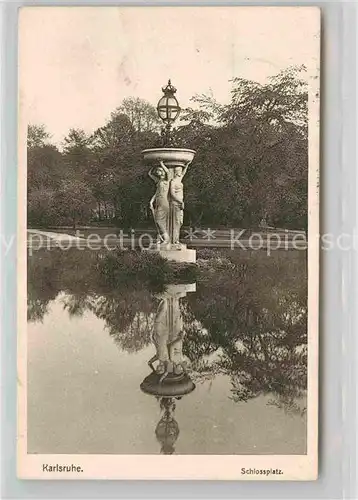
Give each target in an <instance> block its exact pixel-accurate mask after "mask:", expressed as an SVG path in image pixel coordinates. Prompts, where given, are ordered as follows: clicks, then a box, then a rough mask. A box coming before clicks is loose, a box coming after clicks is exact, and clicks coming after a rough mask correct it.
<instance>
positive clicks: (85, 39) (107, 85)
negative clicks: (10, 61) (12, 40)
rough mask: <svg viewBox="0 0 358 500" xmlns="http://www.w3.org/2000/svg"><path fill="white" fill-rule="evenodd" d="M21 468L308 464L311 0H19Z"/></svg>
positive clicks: (314, 145) (311, 393) (118, 475)
mask: <svg viewBox="0 0 358 500" xmlns="http://www.w3.org/2000/svg"><path fill="white" fill-rule="evenodd" d="M18 64H19V68H18V71H19V140H18V148H19V212H18V220H19V230H18V269H19V283H18V285H19V286H18V294H19V307H18V324H19V328H18V475H19V477H22V478H30V479H31V478H32V479H238V480H314V479H316V478H317V470H318V465H317V460H318V457H317V428H318V417H317V415H318V276H319V267H318V266H319V262H318V255H319V253H318V241H317V239H316V235H317V234H318V231H319V228H318V220H319V211H318V207H319V201H318V200H319V195H318V185H319V174H318V171H319V88H320V83H319V82H320V77H319V72H320V11H319V9H318V8H315V7H239V6H231V7H168V6H155V7H154V6H148V7H124V6H122V7H120V6H118V7H105V6H103V7H65V6H63V7H35V6H33V7H24V8H22V9H21V10H20V12H19V49H18Z"/></svg>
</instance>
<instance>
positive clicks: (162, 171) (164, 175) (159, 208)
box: [148, 162, 170, 244]
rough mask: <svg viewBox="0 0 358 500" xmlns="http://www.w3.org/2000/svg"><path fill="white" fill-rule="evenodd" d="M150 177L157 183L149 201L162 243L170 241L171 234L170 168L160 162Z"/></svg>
mask: <svg viewBox="0 0 358 500" xmlns="http://www.w3.org/2000/svg"><path fill="white" fill-rule="evenodd" d="M148 175H149V177H150V178H151V179H153V181H154V182H155V183H156V185H157V189H156V192H155V194H154V196H153V197H152V198H151V200H150V202H149V206H150V209H151V211H152V214H153V218H154V222H155V224H156V226H157V231H158V239H159V241H160V243H163V244H168V243H170V236H169V213H170V207H169V197H168V193H169V183H170V181H169V178H170V174H169V170H168V169H167V167H166V166H165V165H164V163H163V162H160V166H155V167H153V168H151V170H150V171H149V174H148Z"/></svg>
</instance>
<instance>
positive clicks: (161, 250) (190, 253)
mask: <svg viewBox="0 0 358 500" xmlns="http://www.w3.org/2000/svg"><path fill="white" fill-rule="evenodd" d="M143 251H145V252H152V253H156V254H159V255H160V256H161V257H163V258H164V259H166V260H169V261H173V262H187V263H188V264H193V263H195V262H196V250H193V249H192V248H186V246H185V245H181V246H180V248H178V246H177V245H173V246H172V248H171V245H170V244H169V245H157V246H156V247H154V248H144V249H143Z"/></svg>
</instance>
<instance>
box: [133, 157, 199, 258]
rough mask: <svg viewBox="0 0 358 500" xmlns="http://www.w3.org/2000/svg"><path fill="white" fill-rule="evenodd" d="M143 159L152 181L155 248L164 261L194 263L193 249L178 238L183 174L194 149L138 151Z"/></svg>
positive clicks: (151, 202) (182, 199) (181, 212)
mask: <svg viewBox="0 0 358 500" xmlns="http://www.w3.org/2000/svg"><path fill="white" fill-rule="evenodd" d="M142 154H143V160H144V161H145V163H146V164H147V165H149V166H150V170H149V174H148V175H149V176H150V177H151V179H152V180H153V181H154V182H155V183H156V192H155V194H154V196H153V197H152V199H151V200H150V208H151V210H152V214H153V218H154V222H155V224H156V228H157V242H156V245H155V248H152V249H149V250H147V251H152V252H157V253H159V254H160V255H161V256H162V257H164V258H165V259H167V260H171V261H175V262H191V263H192V262H196V251H195V250H193V249H188V248H187V247H186V245H184V244H183V243H181V242H180V241H179V235H180V228H181V226H182V224H183V216H184V186H183V183H182V180H183V177H184V175H185V173H186V171H187V169H188V167H189V165H190V163H191V162H192V160H193V158H194V155H195V151H193V150H192V149H180V148H157V149H145V150H144V151H142Z"/></svg>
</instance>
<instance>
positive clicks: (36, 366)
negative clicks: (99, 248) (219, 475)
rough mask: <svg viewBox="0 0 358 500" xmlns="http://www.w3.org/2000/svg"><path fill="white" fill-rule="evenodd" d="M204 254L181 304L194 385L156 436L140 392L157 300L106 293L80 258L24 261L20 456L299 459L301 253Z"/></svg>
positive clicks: (152, 408) (134, 292)
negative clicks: (23, 438) (24, 400)
mask: <svg viewBox="0 0 358 500" xmlns="http://www.w3.org/2000/svg"><path fill="white" fill-rule="evenodd" d="M213 255H214V256H213ZM213 255H211V254H210V255H209V254H205V253H204V254H203V259H202V260H200V262H199V265H200V273H199V276H198V280H197V282H196V291H195V292H190V293H187V295H186V296H185V297H182V298H180V300H179V302H180V311H181V319H182V322H183V324H182V326H183V330H184V338H183V342H182V351H183V355H184V356H185V358H186V359H188V360H190V365H189V368H188V374H189V376H190V378H191V379H192V380H193V382H194V383H195V389H194V390H193V391H192V392H190V393H189V394H187V395H184V396H183V397H182V398H181V399H176V398H173V401H172V405H171V408H170V419H169V420H170V422H169V423H168V419H167V421H166V425H165V428H163V425H162V426H161V424H160V422H162V423H163V415H164V413H165V410H164V409H163V400H162V399H161V398H160V397H155V396H152V395H148V394H145V393H144V392H143V391H142V390H141V389H140V385H141V383H142V382H143V380H144V379H145V378H146V377H147V376H148V375H149V374H150V373H151V369H150V368H149V366H148V364H147V363H148V360H149V359H150V358H151V357H152V356H153V354H154V353H155V351H156V349H155V345H154V343H153V328H154V323H155V318H156V315H157V311H158V306H159V304H160V300H161V296H162V295H161V294H162V293H163V292H160V293H159V292H158V291H155V290H154V291H153V290H151V289H148V287H144V288H140V287H138V286H136V287H133V288H131V287H130V286H127V285H126V286H122V285H120V286H113V285H111V286H108V285H106V284H105V283H103V280H102V278H101V276H100V275H99V272H98V266H97V260H96V259H95V258H94V257H93V255H92V256H91V255H90V254H89V253H88V252H81V251H78V250H76V249H75V250H74V251H69V252H60V251H56V250H53V251H44V252H42V251H41V252H37V253H35V254H34V255H33V256H32V257H30V258H29V271H28V281H29V282H28V316H29V323H28V452H29V453H49V454H61V453H68V454H76V453H96V454H131V453H133V454H158V453H176V454H304V453H306V343H307V335H306V319H307V318H306V313H307V310H306V255H305V253H304V252H301V251H298V252H280V253H279V252H277V253H276V254H275V255H274V256H271V257H268V256H266V255H265V254H264V253H259V252H252V253H251V254H249V253H248V252H243V253H239V252H235V256H234V257H233V256H232V255H229V254H228V253H224V252H217V253H214V254H213ZM161 403H162V405H161ZM163 429H164V430H163Z"/></svg>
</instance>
